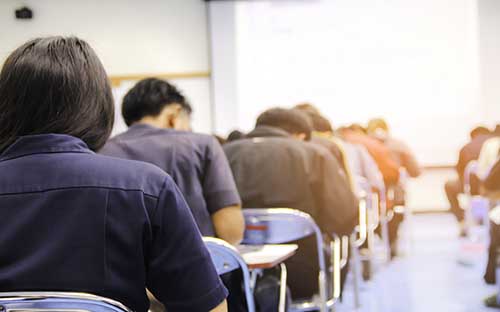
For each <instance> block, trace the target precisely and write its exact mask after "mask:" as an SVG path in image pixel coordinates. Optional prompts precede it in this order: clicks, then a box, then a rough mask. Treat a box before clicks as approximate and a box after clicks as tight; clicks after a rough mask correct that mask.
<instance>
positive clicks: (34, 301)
mask: <svg viewBox="0 0 500 312" xmlns="http://www.w3.org/2000/svg"><path fill="white" fill-rule="evenodd" d="M0 311H5V312H24V311H30V312H34V311H36V312H132V310H130V309H129V308H127V307H126V306H124V305H123V304H121V303H119V302H118V301H115V300H112V299H108V298H104V297H100V296H96V295H91V294H86V293H72V292H4V293H0Z"/></svg>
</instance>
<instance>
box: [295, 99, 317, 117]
mask: <svg viewBox="0 0 500 312" xmlns="http://www.w3.org/2000/svg"><path fill="white" fill-rule="evenodd" d="M294 108H296V109H298V110H300V111H303V112H305V113H308V114H309V113H312V114H316V115H320V116H321V112H320V111H319V109H318V108H317V107H316V106H314V105H312V104H311V103H307V102H304V103H300V104H297V105H295V107H294Z"/></svg>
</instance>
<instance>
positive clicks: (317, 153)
mask: <svg viewBox="0 0 500 312" xmlns="http://www.w3.org/2000/svg"><path fill="white" fill-rule="evenodd" d="M224 151H225V152H226V155H227V156H228V159H229V164H230V166H231V169H232V170H233V174H234V177H235V180H236V185H237V186H238V190H239V192H240V195H241V198H242V201H243V207H244V208H272V207H289V208H294V209H298V210H301V211H304V212H307V213H309V214H310V215H311V216H312V217H313V218H314V220H315V221H316V223H318V225H319V226H320V227H321V229H322V230H323V232H325V233H332V232H336V233H338V234H348V233H350V232H351V231H352V230H353V228H354V226H355V224H356V221H357V212H358V209H357V201H356V198H355V196H354V194H353V193H352V192H351V190H350V186H349V183H348V182H347V181H346V179H345V177H344V176H343V175H342V174H341V169H340V166H339V164H338V162H337V161H336V159H335V158H334V157H333V156H332V155H331V154H330V153H329V151H328V150H326V149H325V148H323V147H321V146H318V145H316V144H313V143H309V142H301V141H298V140H295V139H292V138H291V137H290V136H289V135H288V133H287V132H285V131H283V130H281V129H277V128H273V127H262V126H261V127H257V128H256V129H255V130H254V131H253V132H251V133H250V134H249V135H248V138H247V139H242V140H238V141H235V142H232V143H229V144H226V145H225V146H224ZM298 243H299V252H298V253H297V255H296V256H294V257H292V258H291V259H290V260H289V261H287V267H288V268H289V284H290V287H291V289H292V294H293V295H294V297H295V298H305V297H308V296H310V295H312V294H313V293H314V292H316V291H317V260H313V259H314V257H315V256H316V259H317V254H316V253H315V245H314V239H306V240H303V241H300V242H298Z"/></svg>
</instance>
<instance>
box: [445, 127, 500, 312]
mask: <svg viewBox="0 0 500 312" xmlns="http://www.w3.org/2000/svg"><path fill="white" fill-rule="evenodd" d="M472 162H476V164H477V166H476V169H474V170H473V171H471V172H468V167H469V164H471V163H472ZM455 168H456V172H457V178H456V179H452V180H449V181H447V182H446V183H445V191H446V195H447V197H448V201H449V203H450V211H451V212H452V213H453V214H454V216H455V217H456V219H457V221H458V223H459V228H460V236H467V234H468V233H467V229H468V227H467V224H466V222H465V209H464V208H465V207H461V205H460V202H459V195H460V194H463V193H465V188H466V184H468V187H470V190H469V195H472V196H479V195H480V196H482V197H485V198H486V199H488V200H489V206H490V208H491V209H492V212H493V210H495V209H496V210H498V209H500V208H497V207H498V203H499V202H500V196H499V194H500V124H499V125H497V126H496V127H495V129H493V130H490V129H488V128H487V127H484V126H479V127H476V128H474V129H473V130H472V131H471V132H470V141H469V142H468V143H467V144H465V145H464V146H463V147H462V148H461V150H460V153H459V157H458V162H457V165H456V167H455ZM467 175H469V176H467ZM467 209H471V208H470V207H468V208H467ZM490 214H491V213H490ZM499 248H500V225H499V224H497V223H495V221H491V222H490V240H489V248H488V262H487V265H486V270H485V274H484V280H485V282H486V283H487V284H495V282H496V270H497V269H498V268H497V265H498V256H499V254H498V250H499ZM497 298H498V296H497V295H496V294H495V295H493V296H490V297H488V298H486V299H485V304H486V305H487V306H489V307H496V308H500V304H499V302H498V299H497Z"/></svg>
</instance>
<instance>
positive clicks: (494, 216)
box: [488, 205, 500, 225]
mask: <svg viewBox="0 0 500 312" xmlns="http://www.w3.org/2000/svg"><path fill="white" fill-rule="evenodd" d="M488 215H489V217H490V220H491V221H492V222H493V223H495V224H497V225H500V205H497V206H495V208H493V209H491V210H490V213H489V214H488Z"/></svg>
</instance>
